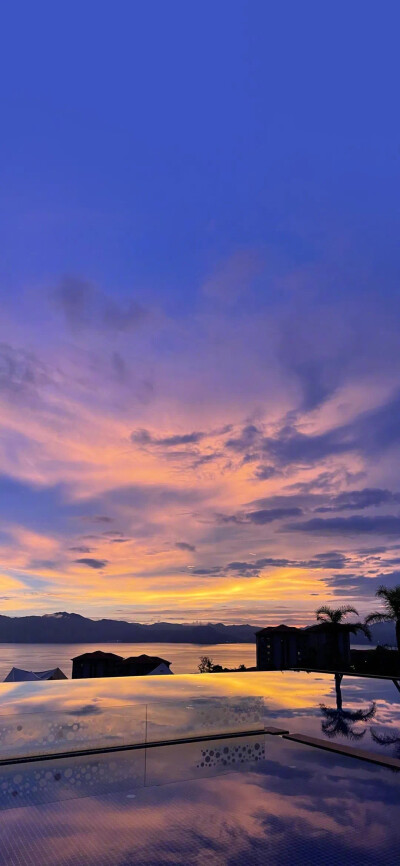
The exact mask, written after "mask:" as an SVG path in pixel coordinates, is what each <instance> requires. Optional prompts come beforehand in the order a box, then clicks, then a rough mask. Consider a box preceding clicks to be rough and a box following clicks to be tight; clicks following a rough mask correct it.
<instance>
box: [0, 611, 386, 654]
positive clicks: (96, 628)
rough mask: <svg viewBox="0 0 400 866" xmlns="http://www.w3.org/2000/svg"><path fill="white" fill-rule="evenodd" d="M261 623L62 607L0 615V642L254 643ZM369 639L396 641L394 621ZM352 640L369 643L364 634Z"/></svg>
mask: <svg viewBox="0 0 400 866" xmlns="http://www.w3.org/2000/svg"><path fill="white" fill-rule="evenodd" d="M258 628H261V626H256V625H248V624H247V625H225V624H224V623H221V622H217V623H206V624H204V625H201V624H200V625H197V624H196V623H185V624H182V623H170V622H156V623H153V624H151V625H147V624H146V625H144V624H142V623H139V622H124V621H122V620H115V619H99V620H94V619H89V618H88V617H85V616H80V614H77V613H66V612H65V611H62V612H59V613H53V614H45V615H43V616H18V617H10V616H0V643H108V642H109V643H114V642H116V641H121V642H122V643H195V644H219V643H253V642H254V641H255V638H254V634H255V632H256V631H257V629H258ZM371 631H372V643H373V644H377V643H381V644H384V643H387V644H391V645H394V644H395V634H394V624H392V623H378V624H377V625H374V626H372V629H371ZM352 643H354V644H366V646H368V645H369V641H368V640H367V638H365V637H364V635H363V634H361V633H360V634H357V636H354V637H353V636H352Z"/></svg>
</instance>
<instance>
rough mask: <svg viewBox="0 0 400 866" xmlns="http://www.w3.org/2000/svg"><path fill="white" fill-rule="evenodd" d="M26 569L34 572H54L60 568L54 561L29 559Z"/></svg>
mask: <svg viewBox="0 0 400 866" xmlns="http://www.w3.org/2000/svg"><path fill="white" fill-rule="evenodd" d="M28 567H29V568H32V569H33V570H34V571H36V570H38V571H40V570H41V569H45V570H46V571H48V570H50V571H54V569H55V568H60V563H59V562H57V560H55V559H31V561H30V563H29V566H28Z"/></svg>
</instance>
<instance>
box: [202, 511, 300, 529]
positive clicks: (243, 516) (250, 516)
mask: <svg viewBox="0 0 400 866" xmlns="http://www.w3.org/2000/svg"><path fill="white" fill-rule="evenodd" d="M301 514H303V511H302V509H301V508H298V507H293V508H261V509H259V510H258V511H248V512H247V513H245V512H238V513H237V514H218V515H217V519H218V521H219V522H220V523H236V524H243V523H253V524H256V525H257V526H264V525H265V524H267V523H272V522H273V521H274V520H280V519H282V518H285V517H298V516H300V515H301Z"/></svg>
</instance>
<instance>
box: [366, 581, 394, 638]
mask: <svg viewBox="0 0 400 866" xmlns="http://www.w3.org/2000/svg"><path fill="white" fill-rule="evenodd" d="M375 595H376V596H377V598H381V599H383V608H384V609H383V612H380V611H376V612H375V613H370V615H369V616H367V618H366V620H365V622H366V624H367V626H368V625H373V624H374V623H377V622H394V623H395V627H396V641H397V649H398V652H399V653H400V584H398V585H397V586H395V587H394V588H393V589H388V588H387V587H386V586H380V587H379V589H377V590H376V593H375Z"/></svg>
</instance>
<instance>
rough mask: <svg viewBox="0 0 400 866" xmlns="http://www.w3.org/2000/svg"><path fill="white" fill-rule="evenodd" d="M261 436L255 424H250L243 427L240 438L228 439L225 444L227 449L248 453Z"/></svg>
mask: <svg viewBox="0 0 400 866" xmlns="http://www.w3.org/2000/svg"><path fill="white" fill-rule="evenodd" d="M259 436H260V430H259V429H258V427H255V426H254V424H248V425H247V426H246V427H243V430H242V432H241V433H240V435H239V436H237V437H236V438H232V439H227V440H226V442H225V447H226V448H231V449H232V450H233V451H240V452H242V451H247V450H248V448H250V447H251V446H252V445H254V444H255V442H257V440H258V438H259Z"/></svg>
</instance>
